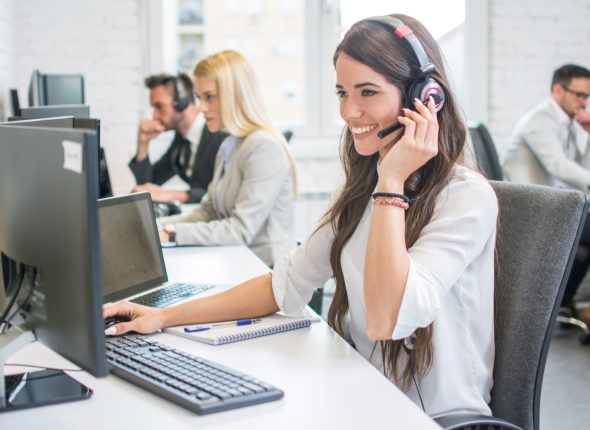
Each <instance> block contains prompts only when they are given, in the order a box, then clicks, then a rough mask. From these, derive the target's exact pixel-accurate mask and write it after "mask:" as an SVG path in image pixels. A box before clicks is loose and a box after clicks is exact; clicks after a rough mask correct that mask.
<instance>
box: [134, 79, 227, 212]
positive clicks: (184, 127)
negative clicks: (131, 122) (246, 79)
mask: <svg viewBox="0 0 590 430" xmlns="http://www.w3.org/2000/svg"><path fill="white" fill-rule="evenodd" d="M145 85H146V87H147V88H149V90H150V105H151V106H152V107H153V109H154V112H153V117H152V119H144V120H142V121H141V123H140V124H139V129H138V133H137V153H136V155H135V157H133V159H132V160H131V161H130V163H129V168H130V169H131V171H132V172H133V175H134V176H135V179H136V181H137V184H138V185H137V186H136V187H135V188H133V190H132V191H133V192H139V191H148V192H149V193H150V194H151V196H152V199H153V200H154V201H159V202H170V201H180V202H189V203H198V202H200V201H201V198H202V197H203V195H204V194H205V193H206V192H207V186H208V185H209V182H210V181H211V178H212V177H213V167H214V164H215V156H216V154H217V150H218V149H219V145H220V144H221V142H222V140H223V139H224V138H225V137H226V134H225V133H223V132H217V133H211V132H209V130H207V127H205V121H204V120H203V118H202V116H201V115H199V110H198V108H197V106H196V105H195V100H194V96H193V85H192V81H191V80H190V78H189V77H188V76H187V75H185V74H180V75H178V76H172V75H168V74H160V75H154V76H149V77H147V78H146V79H145ZM166 130H174V131H175V134H174V139H173V140H172V142H171V144H170V146H169V147H168V150H167V151H166V153H165V154H164V155H163V156H162V157H161V158H160V159H159V160H158V161H157V162H156V163H155V164H153V165H152V164H151V162H150V159H149V157H148V146H149V143H150V141H151V140H152V139H154V138H155V137H156V136H158V135H159V134H160V133H162V132H163V131H166ZM175 175H178V176H179V177H180V178H181V179H182V180H183V181H184V182H186V183H187V184H188V185H189V187H190V190H188V191H180V190H179V191H177V190H166V189H163V188H162V187H160V185H161V184H163V183H164V182H166V181H167V180H169V179H170V178H172V177H173V176H175Z"/></svg>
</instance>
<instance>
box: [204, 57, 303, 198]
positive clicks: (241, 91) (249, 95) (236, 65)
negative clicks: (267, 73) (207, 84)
mask: <svg viewBox="0 0 590 430" xmlns="http://www.w3.org/2000/svg"><path fill="white" fill-rule="evenodd" d="M193 75H194V77H195V78H204V79H211V80H213V81H215V83H216V85H217V92H218V97H219V101H220V108H221V119H222V121H223V125H224V128H225V129H226V130H227V131H228V132H229V133H230V134H232V135H234V136H238V137H245V136H248V135H249V134H250V133H253V132H255V131H258V130H265V131H267V132H269V133H270V134H272V135H273V136H274V137H275V138H276V139H277V141H279V142H280V143H281V145H282V146H283V147H284V149H285V151H286V153H287V156H288V158H289V163H290V164H291V171H292V174H293V190H294V192H295V194H297V171H296V169H295V159H294V158H293V155H292V154H291V150H290V149H289V147H288V146H287V141H286V140H285V137H284V136H283V135H282V134H281V133H280V132H279V131H277V130H276V129H275V127H273V125H272V123H271V121H270V118H269V116H268V114H267V112H266V109H265V107H264V102H263V99H262V93H261V91H260V87H259V85H258V81H257V79H256V76H255V75H254V70H253V69H252V66H251V65H250V63H249V62H248V60H246V58H245V57H244V56H243V55H242V54H240V53H239V52H237V51H232V50H227V51H221V52H219V53H217V54H213V55H210V56H208V57H205V58H203V59H202V60H201V61H199V62H198V63H197V65H196V66H195V69H194V71H193Z"/></svg>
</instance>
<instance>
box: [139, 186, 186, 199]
mask: <svg viewBox="0 0 590 430" xmlns="http://www.w3.org/2000/svg"><path fill="white" fill-rule="evenodd" d="M144 191H147V192H148V193H150V195H151V196H152V200H153V201H155V202H175V201H179V202H181V203H186V202H188V198H189V195H188V192H186V191H176V190H165V189H163V188H162V187H160V186H159V185H156V184H152V183H149V182H148V183H145V184H141V185H136V186H135V187H133V189H132V190H131V192H132V193H141V192H144Z"/></svg>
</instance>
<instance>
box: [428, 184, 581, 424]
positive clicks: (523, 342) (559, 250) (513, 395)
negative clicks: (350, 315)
mask: <svg viewBox="0 0 590 430" xmlns="http://www.w3.org/2000/svg"><path fill="white" fill-rule="evenodd" d="M492 186H493V187H494V190H495V191H496V195H497V196H498V204H499V208H500V211H499V219H498V226H499V229H498V236H497V239H496V276H495V277H496V280H495V289H496V290H495V307H496V321H495V344H496V356H495V363H494V375H493V377H494V386H493V389H492V392H491V401H490V408H491V410H492V413H493V415H494V416H493V417H486V416H480V415H475V414H474V415H467V414H453V415H447V416H443V417H440V418H438V419H436V421H437V422H438V424H439V425H441V426H442V427H443V428H446V429H480V428H481V429H483V428H485V429H527V430H529V429H531V430H538V429H539V406H540V405H539V404H540V398H541V386H542V382H543V372H544V370H545V361H546V359H547V351H548V349H549V342H550V341H551V334H552V332H553V328H554V325H555V317H556V314H557V311H558V309H559V304H560V302H561V298H562V296H563V291H564V288H565V285H566V283H567V279H568V276H569V273H570V269H571V266H572V262H573V259H574V256H575V253H576V248H577V245H578V241H579V240H580V235H581V232H582V228H583V225H584V221H585V219H586V215H587V213H588V203H589V202H588V200H587V199H586V196H585V194H583V193H582V192H579V191H574V190H563V189H556V188H551V187H545V186H540V185H524V184H515V183H508V182H492Z"/></svg>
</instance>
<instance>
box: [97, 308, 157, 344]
mask: <svg viewBox="0 0 590 430" xmlns="http://www.w3.org/2000/svg"><path fill="white" fill-rule="evenodd" d="M102 317H103V318H113V317H117V318H120V319H121V320H122V322H119V323H117V324H115V325H112V326H110V327H108V328H106V329H105V334H106V335H109V336H112V335H120V334H125V333H128V332H130V331H134V332H137V333H143V334H147V333H153V332H155V331H158V330H160V329H161V328H162V326H163V318H162V309H157V308H150V307H148V306H142V305H138V304H135V303H130V302H127V301H122V302H118V303H114V304H112V305H104V306H103V307H102Z"/></svg>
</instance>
